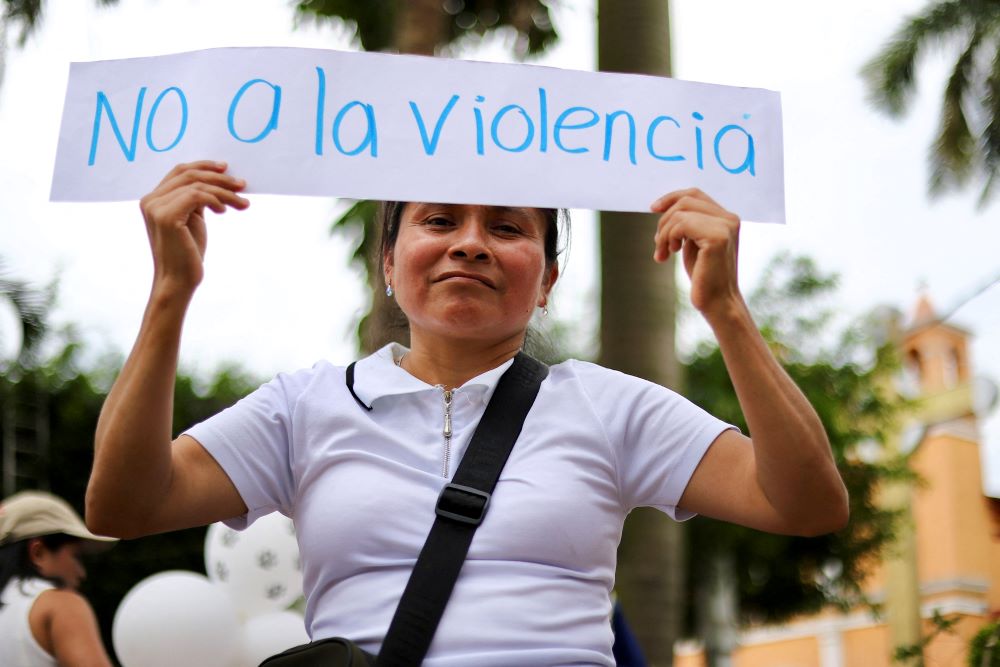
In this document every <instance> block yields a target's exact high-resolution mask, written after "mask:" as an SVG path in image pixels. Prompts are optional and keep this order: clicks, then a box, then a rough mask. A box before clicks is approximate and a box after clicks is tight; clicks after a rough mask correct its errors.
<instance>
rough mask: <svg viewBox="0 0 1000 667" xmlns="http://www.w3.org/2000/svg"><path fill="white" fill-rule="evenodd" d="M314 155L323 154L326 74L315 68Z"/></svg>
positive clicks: (319, 68) (320, 68)
mask: <svg viewBox="0 0 1000 667" xmlns="http://www.w3.org/2000/svg"><path fill="white" fill-rule="evenodd" d="M316 79H317V81H316V147H315V149H314V150H315V151H316V155H322V154H323V116H324V115H326V114H325V113H324V112H325V110H326V72H324V71H323V68H322V67H317V68H316Z"/></svg>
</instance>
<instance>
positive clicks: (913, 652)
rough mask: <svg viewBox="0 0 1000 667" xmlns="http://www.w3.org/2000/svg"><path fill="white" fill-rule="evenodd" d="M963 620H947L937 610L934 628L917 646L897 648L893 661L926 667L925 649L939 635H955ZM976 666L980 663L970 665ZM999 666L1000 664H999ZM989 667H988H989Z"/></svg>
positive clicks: (953, 617) (911, 666)
mask: <svg viewBox="0 0 1000 667" xmlns="http://www.w3.org/2000/svg"><path fill="white" fill-rule="evenodd" d="M960 620H962V617H961V616H958V615H956V616H952V617H951V618H945V617H944V616H942V615H941V612H940V611H938V610H937V609H935V610H934V615H933V616H932V617H931V625H933V626H934V628H933V629H932V630H931V631H930V632H929V633H927V634H926V635H924V636H923V637H921V638H920V641H918V642H916V643H915V644H910V645H908V646H897V647H896V650H894V651H893V652H892V661H893V662H898V663H902V664H904V665H907V667H924V649H925V648H927V646H928V645H930V643H931V642H933V641H934V640H935V639H937V637H938V636H939V635H942V634H954V633H955V630H954V627H955V626H956V625H957V624H958V622H959V621H960ZM969 664H970V665H971V664H975V665H976V667H980V665H979V663H978V662H977V663H971V662H970V663H969ZM997 664H1000V662H998V663H997ZM987 667H988V666H987Z"/></svg>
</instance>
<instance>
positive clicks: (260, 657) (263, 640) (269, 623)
mask: <svg viewBox="0 0 1000 667" xmlns="http://www.w3.org/2000/svg"><path fill="white" fill-rule="evenodd" d="M308 641H309V635H308V634H307V633H306V625H305V621H304V620H303V618H302V616H301V614H298V613H296V612H294V611H271V612H267V613H266V614H260V615H258V616H254V617H253V618H250V619H248V620H247V622H246V623H244V624H243V634H242V644H243V646H242V650H243V662H242V665H244V667H257V665H259V664H260V663H262V662H263V661H264V660H265V659H266V658H269V657H270V656H272V655H274V654H276V653H281V652H282V651H284V650H285V649H289V648H291V647H293V646H298V645H299V644H305V643H306V642H308Z"/></svg>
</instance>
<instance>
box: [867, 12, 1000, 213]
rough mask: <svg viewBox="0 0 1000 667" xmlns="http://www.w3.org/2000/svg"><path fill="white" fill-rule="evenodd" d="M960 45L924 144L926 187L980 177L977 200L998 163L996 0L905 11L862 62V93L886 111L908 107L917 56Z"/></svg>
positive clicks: (934, 189)
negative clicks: (927, 146) (930, 137)
mask: <svg viewBox="0 0 1000 667" xmlns="http://www.w3.org/2000/svg"><path fill="white" fill-rule="evenodd" d="M935 47H945V48H958V49H961V50H960V53H959V54H958V59H957V60H956V61H955V66H954V68H953V69H952V72H951V75H950V76H949V78H948V83H947V85H946V86H945V90H944V98H943V99H942V104H941V117H940V121H939V128H938V133H937V138H936V139H935V140H934V143H933V144H932V145H931V150H930V155H929V163H930V168H931V178H930V188H929V189H930V194H931V195H932V196H935V195H938V194H940V193H942V192H944V191H946V190H948V189H959V188H962V187H965V186H967V185H969V184H970V183H972V182H973V181H978V180H979V179H982V182H983V188H982V191H981V193H980V197H979V205H980V206H984V205H985V204H986V203H987V201H988V199H989V198H990V196H991V194H992V193H993V192H994V186H995V184H996V180H997V174H998V170H1000V2H997V1H996V0H938V1H937V2H935V3H933V4H931V5H930V6H929V7H927V8H926V9H925V10H924V11H923V12H921V13H920V14H918V15H916V16H913V17H911V18H908V19H906V20H905V21H904V23H903V24H902V26H901V27H900V28H899V29H898V30H897V32H896V34H895V35H893V37H892V38H891V39H890V40H889V41H888V42H887V43H886V44H885V46H883V47H882V49H881V51H879V52H878V53H877V54H876V55H875V57H874V58H872V60H871V61H870V62H869V63H868V64H867V65H866V66H865V67H864V69H863V71H862V74H863V76H864V78H865V81H866V84H867V87H868V91H869V94H870V98H871V100H872V102H873V103H874V104H875V106H876V107H877V108H879V109H881V110H882V111H884V112H886V113H887V114H889V115H890V116H892V117H900V116H902V115H903V114H905V113H906V111H907V110H908V109H909V106H910V103H911V102H912V100H913V97H914V93H915V90H916V83H917V80H916V68H917V59H918V57H919V56H920V55H921V54H922V53H923V52H925V51H927V50H928V49H930V48H935Z"/></svg>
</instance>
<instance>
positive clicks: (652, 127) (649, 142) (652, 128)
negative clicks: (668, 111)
mask: <svg viewBox="0 0 1000 667" xmlns="http://www.w3.org/2000/svg"><path fill="white" fill-rule="evenodd" d="M666 121H670V122H671V123H673V124H674V126H675V127H677V128H678V129H680V126H681V124H680V123H678V122H677V120H676V119H674V118H671V117H670V116H657V117H656V118H654V119H653V122H652V123H650V124H649V130H648V131H647V132H646V149H647V150H648V151H649V154H650V155H652V156H653V157H655V158H656V159H657V160H663V161H664V162H679V161H681V160H684V159H686V158H685V157H684V156H683V155H660V154H659V153H657V152H656V149H655V148H654V147H653V135H654V134H656V128H658V127H659V126H660V123H663V122H666Z"/></svg>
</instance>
